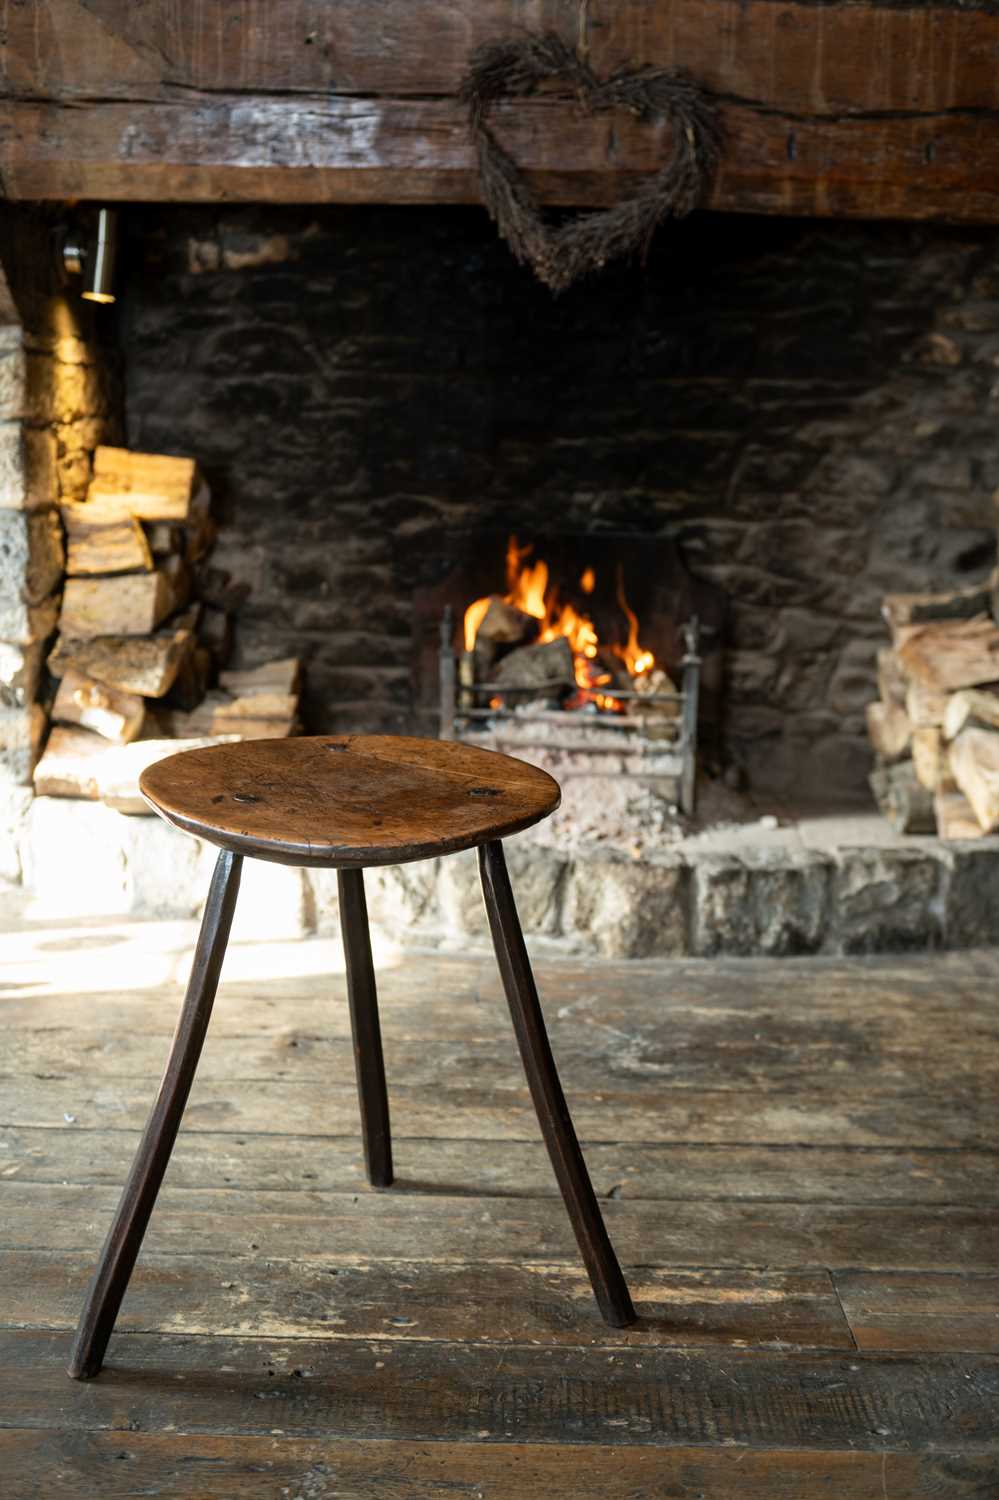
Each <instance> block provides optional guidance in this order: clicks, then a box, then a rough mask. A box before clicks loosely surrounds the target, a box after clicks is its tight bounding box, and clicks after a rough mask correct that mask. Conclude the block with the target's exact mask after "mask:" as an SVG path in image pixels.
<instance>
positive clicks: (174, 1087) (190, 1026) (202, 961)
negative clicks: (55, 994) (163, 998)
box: [69, 849, 243, 1380]
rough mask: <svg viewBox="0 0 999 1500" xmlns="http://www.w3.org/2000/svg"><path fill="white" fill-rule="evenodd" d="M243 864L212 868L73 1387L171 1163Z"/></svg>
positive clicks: (103, 1338)
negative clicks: (176, 1010)
mask: <svg viewBox="0 0 999 1500" xmlns="http://www.w3.org/2000/svg"><path fill="white" fill-rule="evenodd" d="M242 864H243V860H242V856H241V855H238V854H231V853H230V852H229V851H228V850H226V849H224V850H223V851H222V852H221V853H220V855H219V857H218V861H217V863H216V865H215V874H214V875H213V876H212V883H211V887H210V889H209V892H208V900H207V902H206V904H205V914H204V916H203V918H202V921H201V931H200V933H199V934H198V945H197V948H196V949H195V952H194V963H193V965H192V967H191V977H190V979H189V981H188V985H187V994H186V995H185V997H184V1004H183V1007H182V1009H181V1013H180V1019H179V1020H178V1022H177V1030H176V1031H175V1032H174V1038H173V1043H172V1045H171V1047H170V1056H169V1058H168V1059H167V1065H166V1071H165V1072H164V1074H163V1081H162V1082H161V1084H160V1089H159V1093H158V1094H157V1096H156V1103H155V1104H154V1105H153V1109H152V1113H151V1114H150V1116H149V1119H148V1121H147V1123H146V1128H145V1130H144V1131H143V1133H142V1140H141V1141H140V1142H139V1149H138V1151H137V1152H136V1154H135V1160H134V1161H133V1163H132V1168H131V1171H130V1172H129V1174H128V1181H127V1182H126V1183H125V1189H124V1192H123V1193H122V1195H121V1202H120V1203H119V1204H118V1211H117V1213H116V1214H115V1217H114V1222H113V1223H112V1225H111V1228H110V1230H109V1232H108V1237H107V1239H106V1240H105V1242H104V1248H103V1250H102V1251H101V1258H100V1260H99V1262H98V1264H97V1270H96V1271H95V1272H94V1278H93V1280H92V1282H91V1283H90V1290H89V1291H88V1293H87V1300H86V1303H85V1305H84V1308H83V1312H82V1314H81V1316H80V1322H79V1325H78V1327H77V1330H76V1339H75V1340H74V1343H73V1351H72V1354H71V1355H70V1361H69V1373H70V1375H72V1377H73V1379H74V1380H88V1379H89V1378H90V1377H91V1376H93V1375H97V1374H99V1373H100V1369H101V1365H102V1364H103V1362H104V1351H105V1350H106V1349H107V1346H108V1340H109V1339H110V1337H111V1333H112V1331H113V1329H114V1325H115V1319H116V1318H117V1316H118V1309H119V1308H120V1306H121V1301H122V1298H123V1297H124V1295H125V1290H126V1288H127V1286H128V1282H129V1278H130V1277H131V1274H132V1270H133V1267H134V1266H135V1261H136V1257H137V1256H138V1254H139V1249H140V1247H141V1245H142V1240H143V1236H144V1235H145V1232H146V1226H147V1225H148V1223H149V1216H150V1214H151V1213H152V1211H153V1206H154V1204H155V1202H156V1196H157V1194H158V1193H159V1190H160V1184H161V1183H162V1181H163V1174H164V1172H165V1171H166V1169H167V1163H168V1162H169V1160H170V1153H171V1151H172V1150H173V1144H174V1141H175V1140H176V1138H177V1130H178V1128H179V1126H180V1121H181V1117H182V1116H183V1113H184V1106H185V1105H186V1104H187V1096H188V1094H189V1093H190V1091H191V1084H192V1083H193V1081H194V1073H195V1069H196V1068H197V1066H198V1059H199V1057H200V1056H201V1048H202V1045H203V1043H204V1040H205V1032H206V1031H207V1029H208V1021H209V1018H210V1016H211V1013H212V1004H213V1002H214V1000H215V991H216V990H217V989H218V982H219V974H220V972H221V969H222V959H223V957H224V956H225V950H226V943H227V942H228V941H229V929H230V927H231V926H232V914H233V911H234V909H235V906H236V894H237V892H238V890H239V875H240V870H241V868H242Z"/></svg>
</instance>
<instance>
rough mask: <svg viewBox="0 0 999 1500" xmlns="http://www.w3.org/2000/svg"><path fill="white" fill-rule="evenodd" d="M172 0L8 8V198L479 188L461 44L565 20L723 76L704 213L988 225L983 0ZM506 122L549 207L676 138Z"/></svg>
mask: <svg viewBox="0 0 999 1500" xmlns="http://www.w3.org/2000/svg"><path fill="white" fill-rule="evenodd" d="M177 10H178V7H177V6H175V5H169V6H168V5H166V4H165V3H164V0H155V3H151V4H148V5H144V6H141V7H136V6H133V5H129V4H128V3H127V0H100V3H96V4H95V3H88V4H83V0H39V3H37V4H35V5H32V6H30V7H19V6H15V7H11V13H10V16H9V17H8V21H7V29H6V36H5V40H4V42H3V43H2V44H0V176H2V182H3V188H4V191H5V193H6V194H7V196H8V197H11V198H20V199H44V198H64V197H91V198H110V199H117V200H120V201H128V200H159V201H174V200H179V201H197V200H219V199H236V200H242V201H257V200H260V201H272V202H315V201H328V200H337V201H341V202H399V203H420V202H448V203H460V202H475V201H477V200H478V197H479V192H478V183H477V179H476V173H475V170H474V160H473V155H472V152H471V149H470V146H469V142H468V136H467V130H466V123H465V117H464V111H463V110H462V108H461V106H460V105H459V104H458V103H457V101H456V99H455V97H454V96H455V93H456V90H457V87H458V84H459V81H460V79H461V76H462V73H463V72H464V69H465V67H466V65H467V59H468V54H469V52H470V50H471V49H472V48H473V47H474V46H475V45H477V44H478V43H481V42H483V41H486V40H489V39H491V38H496V37H501V36H503V35H506V34H509V33H510V32H511V30H515V29H517V28H522V27H533V28H536V29H543V28H554V29H557V30H559V31H560V32H561V33H562V34H563V35H569V36H571V37H572V38H573V39H574V40H575V39H577V37H578V39H579V40H580V41H581V42H582V43H583V44H584V45H585V46H586V47H587V49H588V55H589V58H590V61H591V63H592V65H593V67H594V69H595V70H596V71H597V72H598V73H604V72H607V71H609V70H611V69H614V68H617V67H622V66H635V67H638V66H643V65H656V66H670V65H673V64H682V65H683V66H685V67H687V68H688V69H689V70H690V71H691V72H692V73H693V74H694V76H695V77H697V78H699V79H701V80H702V81H703V82H704V83H705V84H707V85H708V86H710V87H711V88H713V89H714V90H715V91H716V92H717V93H718V94H719V96H720V97H721V99H722V100H723V104H724V114H725V122H726V127H727V131H728V137H729V146H728V153H727V156H726V158H725V162H724V165H723V168H722V170H721V172H720V174H719V177H718V180H717V182H716V185H715V190H714V193H713V196H712V199H711V202H710V205H709V206H710V207H712V208H715V209H727V210H736V211H745V212H764V213H781V214H814V215H818V216H827V215H834V216H839V217H875V218H879V217H880V218H883V217H892V218H899V217H902V218H911V219H939V220H946V221H952V222H989V221H999V130H997V129H996V120H997V117H999V67H997V66H996V64H997V61H999V17H997V16H996V15H995V13H994V9H993V8H992V7H991V6H988V7H987V6H985V5H984V3H983V5H982V6H981V7H972V8H969V7H968V6H966V5H964V4H962V5H961V6H960V8H958V6H957V4H956V3H949V4H941V3H938V4H936V5H932V6H920V7H911V8H898V7H890V8H889V7H886V6H884V5H883V4H879V3H874V0H866V3H863V4H845V3H834V4H828V5H817V4H814V3H810V0H782V3H776V0H672V3H666V0H662V3H659V4H650V3H649V0H589V4H588V5H587V6H586V7H583V8H582V10H581V9H580V7H579V5H578V4H577V3H575V0H572V3H569V0H524V3H522V4H518V5H516V6H513V5H512V4H511V3H510V0H429V3H428V4H426V5H421V6H419V7H415V6H412V5H411V4H408V3H403V0H387V3H384V4H382V5H380V6H379V7H378V8H377V13H376V14H375V15H374V16H373V14H372V8H371V6H370V4H367V3H365V0H342V3H339V4H337V5H336V6H327V7H323V8H322V9H321V11H317V9H316V7H315V6H314V4H311V3H309V0H290V3H289V4H288V5H286V6H281V7H268V6H260V5H258V4H255V3H253V0H231V3H228V4H227V5H226V6H225V7H212V6H195V5H193V4H190V3H187V4H181V6H180V7H179V10H180V12H181V17H182V24H178V17H177ZM581 18H582V19H581ZM236 38H238V45H235V43H234V39H236ZM4 93H6V99H4V98H3V97H2V96H3V94H4ZM497 130H498V133H499V134H500V135H501V136H502V137H503V138H504V139H505V140H506V141H507V143H508V144H509V145H510V147H511V149H512V150H513V152H514V154H515V155H516V157H517V159H518V160H519V161H521V162H522V163H523V165H524V168H525V170H526V171H528V172H529V173H530V174H531V177H532V181H533V182H534V184H535V186H536V187H537V189H538V191H539V192H540V194H541V195H542V197H543V198H544V199H546V200H547V201H549V202H552V203H576V204H584V205H585V204H593V205H600V204H604V203H607V202H610V201H613V199H614V198H615V197H616V196H617V195H618V194H619V193H620V192H622V191H626V190H627V189H628V187H629V186H631V185H632V184H633V183H634V181H635V180H636V179H637V178H638V177H639V176H640V175H642V174H644V173H646V172H648V171H649V170H652V169H654V168H655V167H656V166H657V165H659V163H660V162H661V161H662V159H663V157H664V153H665V150H666V148H667V142H666V141H665V140H664V138H663V131H662V130H661V129H659V128H656V127H648V126H642V125H640V124H638V123H637V122H634V121H632V120H630V119H623V118H620V117H618V116H597V117H587V116H585V115H584V114H583V113H582V111H581V110H580V108H579V107H578V106H577V105H575V104H574V103H572V102H569V101H561V100H558V99H554V98H549V97H545V98H538V99H534V100H531V101H527V102H523V103H520V104H518V105H517V106H515V107H512V108H506V109H502V110H498V111H497Z"/></svg>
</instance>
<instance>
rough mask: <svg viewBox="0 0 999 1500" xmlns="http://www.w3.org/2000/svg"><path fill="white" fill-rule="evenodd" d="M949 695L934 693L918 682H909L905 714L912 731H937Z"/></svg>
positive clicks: (941, 721)
mask: <svg viewBox="0 0 999 1500" xmlns="http://www.w3.org/2000/svg"><path fill="white" fill-rule="evenodd" d="M949 702H950V694H949V693H936V692H934V691H933V690H932V689H931V688H927V687H924V686H923V685H922V683H920V682H910V684H909V686H908V688H907V689H906V694H905V712H906V714H907V715H908V719H909V723H910V724H911V725H912V727H913V729H937V728H939V727H940V725H941V724H942V723H943V719H944V714H945V713H946V711H947V704H948V703H949Z"/></svg>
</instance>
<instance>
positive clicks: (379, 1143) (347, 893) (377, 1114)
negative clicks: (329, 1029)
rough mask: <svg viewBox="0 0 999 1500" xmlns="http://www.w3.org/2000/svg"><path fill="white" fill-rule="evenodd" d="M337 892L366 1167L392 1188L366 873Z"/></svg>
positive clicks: (347, 878) (340, 881) (375, 1182)
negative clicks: (365, 889)
mask: <svg viewBox="0 0 999 1500" xmlns="http://www.w3.org/2000/svg"><path fill="white" fill-rule="evenodd" d="M337 888H338V891H339V896H340V930H341V932H342V934H343V951H344V957H345V959H346V963H347V1001H348V1004H349V1006H350V1027H351V1033H352V1036H353V1044H354V1068H355V1071H356V1074H357V1095H358V1100H359V1102H360V1106H361V1139H362V1140H363V1142H364V1164H365V1167H366V1169H367V1173H368V1181H369V1182H370V1183H371V1184H372V1186H373V1187H390V1186H391V1184H392V1132H391V1127H390V1124H389V1105H388V1090H387V1088H386V1086H385V1062H384V1059H383V1057H382V1033H381V1028H380V1026H379V1024H378V990H377V987H376V984H375V969H374V964H373V963H372V961H371V938H370V935H369V933H368V908H367V903H366V902H365V899H364V875H363V872H362V871H361V870H338V871H337Z"/></svg>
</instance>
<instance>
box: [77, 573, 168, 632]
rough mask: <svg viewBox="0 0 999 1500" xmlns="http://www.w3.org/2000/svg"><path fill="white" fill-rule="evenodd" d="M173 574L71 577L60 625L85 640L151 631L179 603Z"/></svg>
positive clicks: (120, 574)
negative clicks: (92, 637) (94, 637)
mask: <svg viewBox="0 0 999 1500" xmlns="http://www.w3.org/2000/svg"><path fill="white" fill-rule="evenodd" d="M176 597H177V594H176V588H175V584H174V579H173V577H172V576H171V575H169V574H168V573H166V572H164V571H163V570H162V569H158V570H157V571H156V572H155V573H119V574H117V575H116V576H114V577H111V578H68V579H67V580H66V586H65V588H64V590H63V596H62V610H61V612H60V615H59V629H60V630H61V631H62V633H63V635H67V636H71V637H73V638H74V639H77V640H83V639H86V638H88V637H91V636H101V635H149V634H150V633H151V632H152V631H153V630H155V629H156V627H157V625H158V624H159V623H160V621H161V620H164V619H165V618H166V616H167V615H168V614H170V612H171V610H173V609H175V608H176V607H177V604H176V602H175V601H176Z"/></svg>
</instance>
